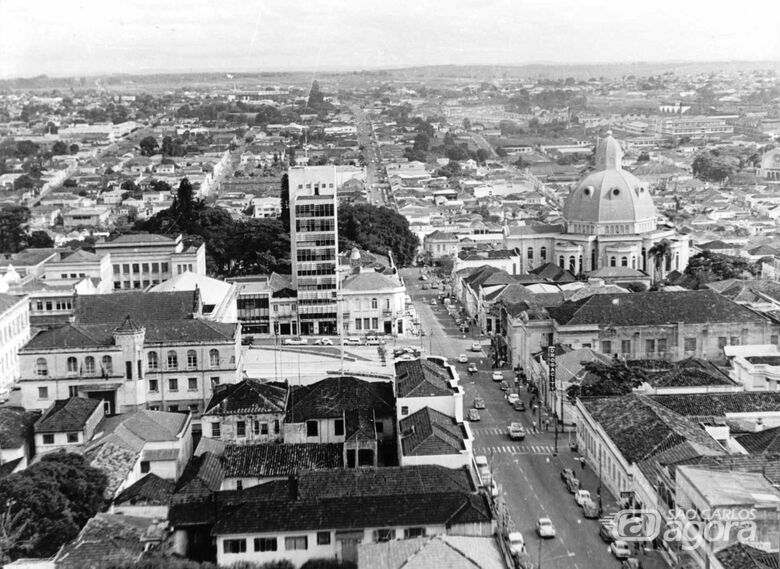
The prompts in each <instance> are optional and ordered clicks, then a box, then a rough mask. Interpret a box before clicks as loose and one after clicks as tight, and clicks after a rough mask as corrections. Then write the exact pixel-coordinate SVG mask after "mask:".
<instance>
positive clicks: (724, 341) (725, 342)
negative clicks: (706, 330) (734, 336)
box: [718, 336, 729, 350]
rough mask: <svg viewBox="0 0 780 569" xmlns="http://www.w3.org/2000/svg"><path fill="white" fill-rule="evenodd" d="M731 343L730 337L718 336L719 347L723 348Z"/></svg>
mask: <svg viewBox="0 0 780 569" xmlns="http://www.w3.org/2000/svg"><path fill="white" fill-rule="evenodd" d="M728 343H729V339H728V338H726V336H718V349H719V350H722V349H723V348H725V347H726V346H727V345H728Z"/></svg>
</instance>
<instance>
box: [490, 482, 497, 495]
mask: <svg viewBox="0 0 780 569" xmlns="http://www.w3.org/2000/svg"><path fill="white" fill-rule="evenodd" d="M490 495H491V496H492V497H493V498H498V482H496V479H495V478H493V480H491V481H490Z"/></svg>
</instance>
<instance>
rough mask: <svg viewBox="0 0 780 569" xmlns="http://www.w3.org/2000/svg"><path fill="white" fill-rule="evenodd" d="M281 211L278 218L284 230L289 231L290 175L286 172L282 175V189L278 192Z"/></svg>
mask: <svg viewBox="0 0 780 569" xmlns="http://www.w3.org/2000/svg"><path fill="white" fill-rule="evenodd" d="M280 201H281V206H282V211H281V213H280V214H279V219H280V220H281V221H282V225H283V226H284V230H285V231H286V232H287V233H289V232H290V177H289V176H288V175H287V174H284V175H283V176H282V190H281V193H280Z"/></svg>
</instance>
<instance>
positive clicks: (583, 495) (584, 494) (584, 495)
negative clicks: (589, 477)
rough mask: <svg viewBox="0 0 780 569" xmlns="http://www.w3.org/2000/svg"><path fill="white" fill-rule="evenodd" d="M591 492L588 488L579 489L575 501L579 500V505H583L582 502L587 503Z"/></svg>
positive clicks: (575, 494)
mask: <svg viewBox="0 0 780 569" xmlns="http://www.w3.org/2000/svg"><path fill="white" fill-rule="evenodd" d="M590 499H591V498H590V492H588V491H587V490H577V491H576V492H575V493H574V501H575V502H577V505H578V506H582V504H584V503H585V501H586V500H590Z"/></svg>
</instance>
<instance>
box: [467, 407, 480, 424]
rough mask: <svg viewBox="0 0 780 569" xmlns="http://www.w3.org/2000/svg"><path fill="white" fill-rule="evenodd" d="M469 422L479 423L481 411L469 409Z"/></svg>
mask: <svg viewBox="0 0 780 569" xmlns="http://www.w3.org/2000/svg"><path fill="white" fill-rule="evenodd" d="M469 421H479V411H477V410H476V409H469Z"/></svg>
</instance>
